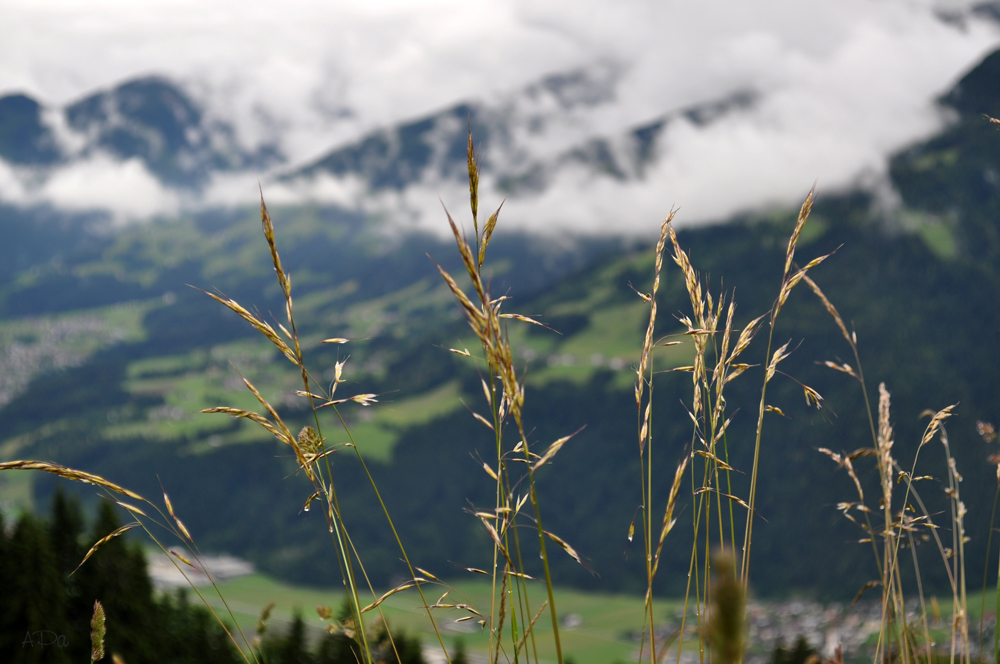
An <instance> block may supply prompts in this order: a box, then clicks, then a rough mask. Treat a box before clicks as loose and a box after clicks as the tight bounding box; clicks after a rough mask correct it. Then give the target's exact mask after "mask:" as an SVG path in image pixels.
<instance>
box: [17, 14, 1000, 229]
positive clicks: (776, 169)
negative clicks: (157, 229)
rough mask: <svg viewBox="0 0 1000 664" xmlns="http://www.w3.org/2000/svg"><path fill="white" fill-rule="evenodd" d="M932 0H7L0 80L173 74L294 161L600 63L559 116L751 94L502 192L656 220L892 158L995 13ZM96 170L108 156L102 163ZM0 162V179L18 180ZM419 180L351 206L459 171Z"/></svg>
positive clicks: (82, 87)
mask: <svg viewBox="0 0 1000 664" xmlns="http://www.w3.org/2000/svg"><path fill="white" fill-rule="evenodd" d="M968 4H970V3H969V2H961V1H958V0H956V1H954V2H949V3H947V6H950V7H957V8H962V7H964V6H967V5H968ZM943 6H945V5H944V3H942V2H934V1H933V0H881V1H876V0H838V1H837V2H827V3H811V2H809V3H807V2H801V0H703V1H702V2H699V3H690V2H682V1H681V0H664V1H662V2H658V3H650V2H646V1H644V0H621V1H617V2H603V1H602V2H598V1H595V0H572V1H571V0H549V1H547V2H544V3H539V2H537V1H531V0H491V1H490V2H479V3H467V2H459V1H457V0H455V1H448V2H445V1H440V0H413V1H406V2H403V1H402V0H381V1H379V2H372V1H371V0H367V1H362V0H354V1H349V2H338V3H329V2H319V1H316V2H306V1H301V2H288V3H272V2H264V0H242V1H240V2H236V1H229V0H225V1H224V0H217V1H215V2H203V1H196V0H170V1H168V0H146V1H145V2H143V3H130V2H120V1H119V2H115V1H111V0H98V1H92V2H87V3H81V2H77V1H75V0H11V1H9V2H7V3H5V8H4V21H3V23H2V24H0V61H2V62H4V67H3V69H2V70H0V93H3V92H6V91H14V90H24V91H27V92H29V93H30V94H33V95H34V96H36V97H37V98H39V99H41V100H44V101H47V102H50V103H66V102H69V101H72V100H74V99H77V98H79V97H80V96H82V95H84V94H86V93H89V92H90V91H92V90H94V89H96V88H100V87H107V86H110V85H113V84H115V83H118V82H120V81H121V80H123V79H125V78H127V77H130V76H136V75H143V74H148V73H153V72H158V73H165V74H167V75H169V76H172V77H175V78H177V79H179V80H181V81H183V82H185V83H187V84H188V85H189V86H191V87H192V89H195V90H197V91H198V94H199V95H200V96H201V97H202V98H203V100H205V101H206V103H207V104H208V105H209V107H210V109H211V110H212V113H213V114H215V115H218V116H221V117H224V118H225V119H227V120H229V121H231V122H234V123H235V124H236V126H237V128H238V130H239V132H240V135H241V137H242V138H243V140H244V141H245V142H246V143H247V144H250V145H252V144H256V143H260V142H266V141H269V140H274V138H275V137H277V139H278V140H279V142H280V144H281V146H282V148H283V149H284V150H285V153H286V154H287V155H288V156H289V157H290V159H291V160H292V161H293V162H296V163H304V162H306V161H308V160H310V159H312V158H315V157H317V156H319V155H321V154H323V153H324V152H326V151H327V150H329V149H330V148H331V147H333V146H334V145H337V144H339V143H342V142H345V141H348V140H352V139H354V138H357V137H358V136H360V135H361V134H362V133H363V132H365V131H368V130H371V129H373V128H375V127H379V126H384V125H387V124H391V123H394V122H398V121H401V120H406V119H411V118H415V117H419V116H420V115H421V114H426V113H430V112H433V111H436V110H439V109H441V108H444V107H446V106H448V105H450V104H453V103H455V102H457V101H460V100H465V99H469V98H473V99H488V98H493V97H494V96H495V95H496V94H497V93H498V92H504V91H512V90H517V89H519V88H520V87H522V86H524V85H526V84H529V83H531V82H533V81H534V80H537V79H538V78H539V77H541V76H544V75H546V74H550V73H553V72H559V71H566V70H569V69H572V68H575V67H579V66H586V65H591V64H593V63H595V62H600V61H605V62H613V63H617V64H618V65H619V66H620V67H622V71H623V72H624V74H623V78H622V79H621V81H620V82H619V84H618V87H617V93H616V94H617V97H616V100H615V102H614V103H613V104H611V105H608V106H605V107H602V108H601V109H600V110H599V111H596V112H594V113H592V114H590V115H588V116H586V117H583V118H582V119H579V122H580V123H581V125H580V126H578V127H565V128H563V129H564V130H565V131H567V132H569V133H570V134H574V133H579V134H580V135H583V134H584V133H585V132H591V133H603V134H606V135H609V136H613V135H616V134H620V133H621V132H624V131H625V130H627V129H628V128H629V127H632V126H635V125H636V124H638V123H641V122H645V121H648V120H649V119H651V118H654V117H656V116H658V115H661V114H663V113H664V112H666V111H669V110H671V109H676V108H680V107H683V106H686V105H690V104H692V103H698V102H702V101H705V100H710V99H715V98H720V97H722V96H725V95H727V94H729V93H731V92H733V91H734V90H738V89H753V90H756V91H758V92H759V93H760V94H761V97H760V100H759V102H758V103H757V105H755V107H754V108H753V109H752V110H750V111H749V112H745V113H741V114H736V115H732V116H729V117H727V118H725V119H723V120H722V121H720V122H717V123H715V124H713V125H709V126H708V127H696V126H693V125H690V124H685V123H683V122H678V123H674V124H673V125H671V127H670V128H669V130H668V132H667V134H666V135H665V137H664V140H665V145H666V152H665V154H664V156H663V159H662V160H661V161H660V162H659V163H658V164H657V165H656V166H655V168H653V169H652V171H651V172H650V173H648V174H647V177H646V179H645V180H644V181H642V182H637V183H636V182H633V183H628V184H619V183H616V182H613V181H610V180H602V179H598V180H594V179H593V177H591V176H589V175H587V174H584V173H580V172H571V171H567V172H565V173H563V174H561V175H560V176H559V177H558V178H557V179H556V181H555V183H554V185H553V187H552V188H550V189H549V190H548V191H546V192H545V193H544V194H543V195H541V196H539V197H535V198H531V197H527V198H521V199H512V200H511V201H509V202H508V207H507V208H506V217H507V220H508V223H509V224H512V225H517V224H522V225H526V226H532V227H542V226H544V227H552V225H553V224H555V225H563V226H566V227H573V228H590V229H594V228H607V227H608V222H609V221H611V223H612V224H613V225H614V226H615V227H619V228H621V229H622V230H628V229H637V228H649V227H650V225H654V226H655V223H656V221H655V220H656V219H659V218H661V217H662V216H663V214H664V213H665V212H666V211H667V210H668V209H669V207H670V206H671V205H672V204H677V205H679V206H681V208H682V213H681V219H682V221H684V222H686V223H693V222H697V221H704V220H708V219H717V218H719V217H721V216H724V215H726V214H729V213H731V212H733V211H735V210H739V209H744V208H747V207H753V206H758V205H762V204H769V203H782V204H790V203H794V202H795V201H797V200H798V199H800V198H801V197H802V196H803V195H804V193H805V191H806V190H807V189H808V188H809V186H811V184H812V182H813V181H814V180H818V181H819V182H820V184H821V186H824V187H826V188H828V189H829V188H836V187H839V186H843V185H846V184H847V183H850V182H852V181H853V180H854V179H856V178H857V177H858V176H859V174H860V173H869V174H870V173H876V174H877V173H879V172H882V171H884V167H885V157H886V155H887V154H889V153H890V152H891V151H893V150H895V149H898V148H900V147H901V146H903V145H905V144H907V143H908V142H911V141H913V140H917V139H919V138H921V137H923V136H926V135H928V134H930V133H932V132H933V131H935V130H936V129H937V128H939V127H940V126H941V124H942V122H943V120H942V118H941V117H940V116H939V115H938V113H937V112H936V111H935V109H934V108H933V105H932V100H933V98H934V97H935V96H936V95H938V94H940V93H941V92H943V91H945V90H947V89H948V87H949V86H950V85H952V84H953V83H954V81H955V80H957V78H958V77H959V76H960V75H961V73H963V71H964V70H965V69H967V68H968V67H970V66H972V65H973V64H975V62H976V61H977V60H978V59H979V58H981V57H982V56H983V55H985V54H986V53H987V52H988V51H989V50H991V49H992V48H993V47H994V46H995V45H996V44H997V41H998V32H997V30H996V27H995V26H993V25H988V24H986V23H982V22H976V21H970V22H968V23H967V25H966V27H965V28H964V29H962V28H959V27H957V26H955V25H950V24H947V23H945V22H943V21H941V20H940V19H939V18H938V17H936V15H935V12H934V10H935V9H937V8H940V7H943ZM553 131H555V130H553ZM555 135H556V133H553V134H551V136H555ZM551 136H550V138H551ZM99 167H101V168H104V167H107V168H108V169H110V170H109V171H108V173H107V174H105V175H101V174H100V173H98V170H99ZM258 175H260V174H256V173H254V174H240V175H235V176H225V177H219V178H216V179H215V181H214V182H213V184H212V185H211V186H210V187H209V190H208V194H207V196H206V200H207V201H208V202H214V203H218V202H232V203H236V202H241V201H244V200H245V201H246V202H248V203H252V202H253V200H254V198H255V196H256V180H257V176H258ZM8 180H9V178H8V177H7V175H5V174H4V172H2V169H0V189H2V191H3V192H8V191H11V192H14V189H13V188H11V186H8V185H7V184H5V183H6V182H7V181H8ZM125 183H128V184H127V185H126V184H125ZM428 187H430V188H429V189H426V188H421V189H419V190H414V191H412V192H404V193H403V194H400V195H395V194H394V195H383V196H380V197H379V198H378V199H374V200H367V201H366V202H365V204H366V205H368V206H372V207H374V208H379V209H386V210H390V211H391V208H392V206H393V205H398V206H402V208H405V209H406V210H407V211H408V212H407V214H408V215H409V216H410V217H412V218H414V219H416V220H417V222H418V223H421V224H434V223H436V220H439V218H440V217H439V214H440V213H439V212H438V211H437V209H438V203H437V198H436V196H435V195H434V194H435V193H441V194H442V197H443V198H446V199H447V198H449V197H450V196H451V195H452V194H451V190H452V189H453V188H454V187H453V186H452V185H451V184H444V183H441V184H435V183H428ZM268 189H269V190H271V191H273V192H274V195H275V196H278V197H280V198H282V199H283V200H288V201H293V200H297V199H301V198H303V197H306V198H311V199H313V200H321V201H338V202H339V201H357V200H365V199H364V197H363V195H362V191H363V187H362V186H361V185H360V183H357V182H348V183H338V182H335V181H333V180H332V179H329V178H328V179H324V180H321V181H317V182H316V183H314V184H312V185H306V184H302V183H300V184H298V185H296V186H291V185H280V186H279V185H268ZM460 189H461V188H460V187H458V188H454V190H455V195H456V197H458V201H461V198H460V194H461V191H460ZM40 191H41V192H42V193H43V194H44V195H46V196H49V197H51V199H52V200H53V201H56V202H59V203H60V204H65V205H68V206H71V207H80V206H85V205H91V204H95V205H96V204H99V203H101V204H103V203H102V202H108V201H110V202H113V204H114V205H115V206H116V209H119V210H126V211H127V214H128V215H138V214H142V213H143V211H153V210H154V209H155V210H156V211H160V212H165V211H170V210H173V209H176V206H177V205H179V202H178V200H177V198H176V195H175V194H172V193H170V192H169V191H166V190H164V189H163V188H162V187H159V185H158V184H156V183H155V181H153V180H152V179H151V176H149V174H148V173H145V171H144V169H142V168H141V167H140V166H139V165H138V164H134V163H128V164H124V165H118V166H114V167H112V166H111V165H110V164H109V163H106V162H89V163H88V165H84V166H81V167H75V168H73V169H70V170H69V171H66V172H64V173H61V174H59V175H57V176H56V177H55V178H54V179H53V180H51V181H50V182H48V183H47V184H46V185H45V186H44V188H43V189H41V190H40ZM22 193H23V192H22ZM265 193H267V192H265ZM3 195H4V196H5V197H6V198H10V197H11V195H8V194H6V193H4V194H3ZM25 195H27V194H25ZM458 201H456V204H457V202H458Z"/></svg>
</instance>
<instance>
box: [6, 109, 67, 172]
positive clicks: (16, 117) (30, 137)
mask: <svg viewBox="0 0 1000 664" xmlns="http://www.w3.org/2000/svg"><path fill="white" fill-rule="evenodd" d="M43 110H44V109H43V108H42V106H41V104H39V103H38V102H37V101H35V100H34V99H32V98H31V97H28V96H27V95H23V94H12V95H7V96H5V97H0V157H2V158H3V159H4V160H6V161H9V162H11V163H14V164H32V165H34V164H51V163H53V162H55V161H56V160H58V159H59V156H60V155H59V149H58V147H57V146H56V141H55V138H54V137H53V135H52V131H51V130H50V129H49V128H48V127H47V126H45V124H44V123H43V122H42V111H43Z"/></svg>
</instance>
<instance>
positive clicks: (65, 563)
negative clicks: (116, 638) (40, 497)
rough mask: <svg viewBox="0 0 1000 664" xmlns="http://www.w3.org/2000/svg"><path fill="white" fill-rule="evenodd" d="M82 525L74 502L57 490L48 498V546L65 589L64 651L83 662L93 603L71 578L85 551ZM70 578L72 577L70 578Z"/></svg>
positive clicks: (86, 649) (77, 579) (80, 514)
mask: <svg viewBox="0 0 1000 664" xmlns="http://www.w3.org/2000/svg"><path fill="white" fill-rule="evenodd" d="M84 529H85V523H84V518H83V511H82V510H81V509H80V503H79V501H78V500H76V498H69V497H67V496H66V494H65V493H64V492H63V491H62V490H61V489H58V488H57V489H56V492H55V494H54V495H53V496H52V516H51V519H50V521H49V526H48V531H49V542H50V543H51V545H52V552H53V554H54V555H55V561H56V565H57V567H58V569H59V574H60V576H61V578H62V579H63V584H64V585H65V588H66V617H67V626H66V637H67V640H68V641H69V645H68V647H67V648H66V651H67V653H68V654H69V657H70V659H72V660H73V661H78V662H82V661H87V658H88V657H89V653H90V616H91V615H92V614H93V610H94V602H93V600H91V601H89V602H88V601H87V599H86V598H85V597H83V595H82V593H81V591H80V586H79V583H78V582H79V577H78V576H76V575H73V570H75V569H76V568H77V566H78V565H79V564H80V562H81V561H82V560H83V557H84V556H85V555H86V553H87V549H85V548H84V546H83V541H82V539H83V532H84ZM71 575H72V576H71Z"/></svg>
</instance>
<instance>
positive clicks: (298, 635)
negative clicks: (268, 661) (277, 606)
mask: <svg viewBox="0 0 1000 664" xmlns="http://www.w3.org/2000/svg"><path fill="white" fill-rule="evenodd" d="M274 655H275V659H274V660H273V661H274V662H275V663H276V664H313V658H312V655H311V654H310V652H309V650H308V648H307V646H306V626H305V623H304V622H303V621H302V613H301V612H299V611H298V609H296V611H295V614H294V616H293V617H292V624H291V626H290V627H289V628H288V632H286V633H285V635H284V636H283V637H281V640H280V641H279V642H278V644H277V648H276V649H275V651H274Z"/></svg>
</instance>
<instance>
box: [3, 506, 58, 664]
mask: <svg viewBox="0 0 1000 664" xmlns="http://www.w3.org/2000/svg"><path fill="white" fill-rule="evenodd" d="M6 548H7V563H6V565H5V567H6V574H5V580H4V593H3V595H4V601H3V602H2V603H0V612H2V613H3V618H2V619H0V625H2V628H0V660H2V661H4V662H10V663H11V664H42V663H45V664H49V663H51V664H62V663H63V662H68V661H70V660H69V659H68V657H67V653H66V648H65V647H64V646H65V644H66V639H67V635H66V613H65V611H66V589H65V584H64V583H63V581H62V575H61V574H59V568H58V565H57V564H56V558H55V555H54V553H53V551H52V548H51V546H50V544H49V538H48V533H47V532H46V528H45V525H44V524H42V523H39V522H38V521H37V520H36V519H35V517H33V516H32V515H30V514H27V513H26V514H23V515H22V516H21V518H20V519H19V520H18V523H17V527H16V528H15V529H14V533H13V535H12V536H11V538H10V540H9V542H8V543H7V545H6Z"/></svg>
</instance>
